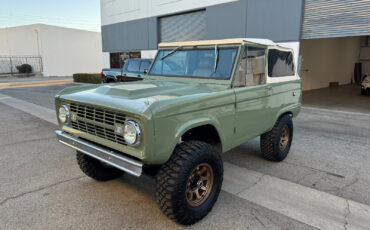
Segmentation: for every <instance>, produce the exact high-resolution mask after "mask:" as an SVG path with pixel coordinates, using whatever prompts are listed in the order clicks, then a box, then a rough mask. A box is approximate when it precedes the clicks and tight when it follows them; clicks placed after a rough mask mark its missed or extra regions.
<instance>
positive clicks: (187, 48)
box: [147, 44, 241, 83]
mask: <svg viewBox="0 0 370 230" xmlns="http://www.w3.org/2000/svg"><path fill="white" fill-rule="evenodd" d="M240 47H241V44H230V45H217V49H218V50H221V49H235V51H236V54H235V57H234V60H233V63H232V68H231V69H230V73H229V76H228V78H219V77H197V76H183V75H164V74H152V73H151V71H152V68H153V66H154V63H155V61H156V60H157V59H158V58H159V57H158V55H159V53H160V51H172V50H174V49H175V48H176V47H165V48H159V49H158V52H157V54H156V56H155V58H154V60H153V62H152V64H151V66H150V69H149V71H148V75H147V77H149V78H150V77H164V78H167V79H179V78H180V79H193V80H194V79H195V80H200V81H210V80H216V81H222V82H225V83H229V82H230V80H232V78H233V75H234V71H235V69H236V64H237V62H238V60H239V53H240ZM212 49H215V45H206V46H183V47H182V48H181V49H180V50H178V51H177V52H181V51H183V50H212Z"/></svg>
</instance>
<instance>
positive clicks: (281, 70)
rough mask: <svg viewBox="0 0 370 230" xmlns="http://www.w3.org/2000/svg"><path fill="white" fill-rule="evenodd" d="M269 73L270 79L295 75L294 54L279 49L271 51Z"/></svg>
mask: <svg viewBox="0 0 370 230" xmlns="http://www.w3.org/2000/svg"><path fill="white" fill-rule="evenodd" d="M268 66H269V67H268V69H269V70H268V71H269V76H270V77H286V76H293V75H294V63H293V54H292V52H288V51H280V50H277V49H271V50H269V55H268Z"/></svg>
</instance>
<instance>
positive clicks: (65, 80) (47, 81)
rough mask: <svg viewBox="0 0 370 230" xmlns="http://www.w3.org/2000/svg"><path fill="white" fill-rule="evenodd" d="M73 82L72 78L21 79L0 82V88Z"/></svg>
mask: <svg viewBox="0 0 370 230" xmlns="http://www.w3.org/2000/svg"><path fill="white" fill-rule="evenodd" d="M72 82H73V79H63V80H45V81H21V82H11V83H0V89H14V88H25V87H42V86H51V85H66V84H70V83H72Z"/></svg>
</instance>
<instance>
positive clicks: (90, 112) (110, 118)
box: [71, 103, 126, 125]
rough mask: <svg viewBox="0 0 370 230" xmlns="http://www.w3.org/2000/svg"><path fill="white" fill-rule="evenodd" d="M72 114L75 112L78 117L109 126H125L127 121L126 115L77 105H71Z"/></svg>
mask: <svg viewBox="0 0 370 230" xmlns="http://www.w3.org/2000/svg"><path fill="white" fill-rule="evenodd" d="M71 112H75V113H76V114H77V116H78V117H82V118H86V119H88V120H91V121H96V122H100V123H104V124H107V125H114V124H124V123H125V121H126V116H125V115H124V114H121V113H116V112H112V111H108V110H103V109H99V108H94V107H90V106H85V105H81V104H75V103H72V104H71Z"/></svg>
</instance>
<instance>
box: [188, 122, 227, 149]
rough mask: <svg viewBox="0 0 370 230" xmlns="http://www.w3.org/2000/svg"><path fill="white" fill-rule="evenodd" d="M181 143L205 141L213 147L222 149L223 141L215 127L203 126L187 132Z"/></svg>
mask: <svg viewBox="0 0 370 230" xmlns="http://www.w3.org/2000/svg"><path fill="white" fill-rule="evenodd" d="M181 141H203V142H205V143H208V144H211V145H213V146H220V147H221V139H220V136H219V134H218V132H217V130H216V128H215V127H214V126H213V125H202V126H198V127H195V128H192V129H190V130H188V131H186V132H185V133H184V134H183V135H182V136H181Z"/></svg>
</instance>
